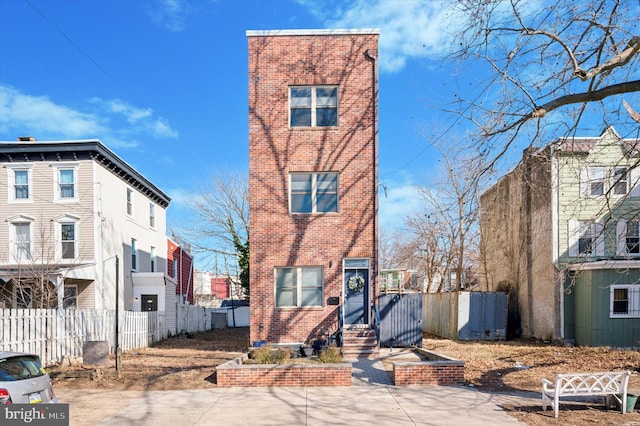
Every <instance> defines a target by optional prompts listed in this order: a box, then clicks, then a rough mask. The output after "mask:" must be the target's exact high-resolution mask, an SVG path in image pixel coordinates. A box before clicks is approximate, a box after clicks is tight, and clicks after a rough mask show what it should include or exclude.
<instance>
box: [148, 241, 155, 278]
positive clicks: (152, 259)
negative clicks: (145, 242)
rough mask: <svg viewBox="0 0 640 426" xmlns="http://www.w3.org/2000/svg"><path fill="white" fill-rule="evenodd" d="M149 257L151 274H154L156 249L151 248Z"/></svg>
mask: <svg viewBox="0 0 640 426" xmlns="http://www.w3.org/2000/svg"><path fill="white" fill-rule="evenodd" d="M149 257H150V259H151V272H155V271H156V248H155V247H153V246H151V250H150V252H149Z"/></svg>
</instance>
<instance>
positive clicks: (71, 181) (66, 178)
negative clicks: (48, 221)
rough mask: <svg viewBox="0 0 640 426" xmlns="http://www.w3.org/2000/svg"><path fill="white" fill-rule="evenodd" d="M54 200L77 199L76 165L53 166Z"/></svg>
mask: <svg viewBox="0 0 640 426" xmlns="http://www.w3.org/2000/svg"><path fill="white" fill-rule="evenodd" d="M53 169H54V175H53V181H54V200H55V201H58V202H64V201H75V200H77V197H78V183H77V178H78V165H77V164H76V163H62V164H53Z"/></svg>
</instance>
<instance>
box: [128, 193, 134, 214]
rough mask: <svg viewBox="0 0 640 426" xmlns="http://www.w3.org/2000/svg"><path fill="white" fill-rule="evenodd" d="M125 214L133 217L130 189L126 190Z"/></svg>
mask: <svg viewBox="0 0 640 426" xmlns="http://www.w3.org/2000/svg"><path fill="white" fill-rule="evenodd" d="M127 214H128V215H129V216H132V215H133V191H132V190H131V189H130V188H127Z"/></svg>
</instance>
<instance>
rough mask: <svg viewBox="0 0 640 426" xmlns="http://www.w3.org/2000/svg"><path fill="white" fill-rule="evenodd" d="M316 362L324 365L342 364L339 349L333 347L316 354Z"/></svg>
mask: <svg viewBox="0 0 640 426" xmlns="http://www.w3.org/2000/svg"><path fill="white" fill-rule="evenodd" d="M318 360H320V362H324V363H337V362H342V353H341V352H340V348H338V347H335V346H330V347H328V348H326V349H323V350H321V351H320V352H318Z"/></svg>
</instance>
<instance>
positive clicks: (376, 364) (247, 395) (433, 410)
mask: <svg viewBox="0 0 640 426" xmlns="http://www.w3.org/2000/svg"><path fill="white" fill-rule="evenodd" d="M352 381H353V383H352V384H353V385H352V386H350V387H306V388H304V387H303V388H300V387H279V388H216V389H203V390H186V391H152V392H141V391H107V390H105V391H102V390H91V391H86V390H70V389H60V390H57V391H56V394H57V396H58V399H59V400H60V402H63V403H68V404H69V405H70V408H69V411H70V425H82V426H85V425H114V426H115V425H150V426H152V425H153V426H163V425H168V426H178V425H185V426H186V425H188V426H198V425H203V426H204V425H242V426H245V425H274V426H275V425H277V426H280V425H325V424H331V425H349V426H358V425H363V426H365V425H366V426H371V425H372V424H380V425H387V424H393V425H399V426H402V425H460V424H467V425H488V426H489V425H490V426H496V425H515V424H521V423H519V422H518V421H517V420H515V419H514V418H512V417H510V416H509V415H507V413H506V412H505V411H504V410H503V409H502V405H503V404H505V403H510V404H514V405H516V406H517V405H536V404H539V402H540V396H539V394H537V393H531V394H524V393H523V394H520V395H506V394H500V395H496V394H489V393H481V392H478V391H476V390H474V389H472V388H466V387H461V386H408V387H395V386H393V385H392V384H391V380H390V378H389V375H388V374H387V373H386V372H385V371H384V368H383V364H382V362H381V361H379V360H375V361H372V360H367V359H359V360H357V361H353V375H352Z"/></svg>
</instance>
